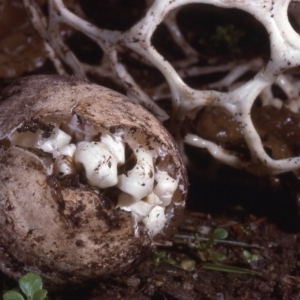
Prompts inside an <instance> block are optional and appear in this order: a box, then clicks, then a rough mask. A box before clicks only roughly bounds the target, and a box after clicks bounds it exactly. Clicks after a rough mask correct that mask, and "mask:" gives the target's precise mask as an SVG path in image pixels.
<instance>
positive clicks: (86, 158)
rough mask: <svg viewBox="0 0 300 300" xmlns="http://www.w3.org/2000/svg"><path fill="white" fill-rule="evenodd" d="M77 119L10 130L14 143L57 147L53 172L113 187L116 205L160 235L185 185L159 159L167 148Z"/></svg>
mask: <svg viewBox="0 0 300 300" xmlns="http://www.w3.org/2000/svg"><path fill="white" fill-rule="evenodd" d="M50 119H51V118H50ZM68 119H69V118H68ZM74 119H75V121H74ZM76 120H77V116H73V117H72V118H71V119H69V121H67V122H66V121H64V122H60V123H59V124H57V123H55V122H54V123H53V122H51V124H50V127H49V124H48V128H47V130H48V131H45V128H42V129H40V128H39V129H35V130H32V129H29V130H28V129H25V130H24V129H21V128H18V129H16V130H15V131H14V132H13V133H12V134H11V136H10V141H11V145H18V146H23V147H31V148H38V149H41V150H43V151H45V152H48V153H52V155H53V161H54V163H53V168H52V169H51V170H50V171H49V175H52V174H54V175H58V176H66V175H72V174H79V175H80V178H83V182H84V183H87V184H88V185H90V186H91V187H92V188H93V189H95V191H96V192H97V193H101V192H105V189H109V188H112V191H113V192H112V193H113V194H114V195H117V196H116V206H117V207H119V208H121V209H123V210H126V211H129V212H131V213H132V218H133V220H134V224H135V227H136V228H137V226H139V225H143V226H144V227H145V228H146V229H147V230H148V231H149V233H150V234H151V236H155V235H157V234H158V233H159V232H160V231H161V230H162V229H163V228H164V226H165V224H166V222H167V219H168V218H167V217H166V212H165V209H166V207H168V206H169V205H170V203H171V202H172V199H173V196H174V194H175V192H176V191H177V189H178V188H179V187H178V179H176V178H173V177H172V175H171V174H168V172H167V171H166V170H164V168H163V166H160V165H159V163H156V161H157V158H158V156H161V155H162V153H163V149H161V147H160V146H159V145H158V144H155V145H153V147H152V146H151V147H148V146H147V147H143V146H142V145H141V144H140V143H139V142H137V141H136V139H135V138H133V137H132V136H130V135H129V134H125V133H124V132H122V133H121V134H120V132H119V133H117V134H114V135H113V134H111V133H110V132H102V133H101V134H100V133H98V135H96V136H91V135H89V134H85V132H84V130H83V131H82V130H81V129H79V128H77V127H76V126H75V124H76ZM23 127H24V125H23ZM27 127H28V126H27ZM173 176H174V175H173ZM106 191H108V190H106Z"/></svg>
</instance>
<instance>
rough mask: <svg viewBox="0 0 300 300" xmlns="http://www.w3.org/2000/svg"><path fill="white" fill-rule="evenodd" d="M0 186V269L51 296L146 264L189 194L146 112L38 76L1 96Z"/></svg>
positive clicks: (170, 147)
mask: <svg viewBox="0 0 300 300" xmlns="http://www.w3.org/2000/svg"><path fill="white" fill-rule="evenodd" d="M132 128H134V129H135V130H134V131H133V130H132ZM158 137H159V138H158ZM149 146H151V147H149ZM166 162H167V163H166ZM0 182H1V188H0V211H1V212H0V226H1V232H0V261H1V264H0V268H1V270H2V271H3V272H4V273H5V274H7V275H8V276H10V277H12V278H18V277H20V276H21V275H22V274H24V273H25V272H27V271H34V272H37V273H39V274H41V275H42V276H43V278H44V279H45V282H46V284H48V286H49V287H53V288H60V287H62V286H64V285H66V284H68V285H77V286H78V285H81V284H84V283H87V282H89V281H91V280H97V279H99V278H101V277H106V276H110V275H117V274H120V273H122V272H124V271H126V270H127V269H128V268H130V267H131V266H132V265H133V264H134V263H135V262H137V261H139V260H140V259H142V258H143V257H145V256H146V255H148V254H149V253H150V252H151V250H152V249H153V239H159V238H160V237H163V236H167V235H168V234H170V233H171V232H172V231H173V230H174V228H176V226H177V225H178V222H180V217H181V214H182V211H183V207H184V201H185V197H186V187H187V182H186V174H185V169H184V167H183V164H182V161H181V159H180V156H179V153H178V149H177V147H176V146H175V144H174V141H173V139H172V138H171V136H170V135H169V134H168V133H167V132H166V130H165V129H164V128H163V126H162V125H161V124H160V123H159V122H158V121H157V120H156V119H155V118H154V117H153V116H152V115H151V114H149V113H148V112H147V111H146V110H144V109H143V108H142V107H140V106H139V105H137V104H134V103H132V102H130V101H129V100H127V98H126V97H124V96H122V95H120V94H118V93H115V92H113V91H110V90H108V89H106V88H103V87H100V86H98V85H95V84H91V83H88V82H86V81H83V80H78V79H75V78H72V77H62V76H44V75H43V76H31V77H27V78H23V79H21V80H19V81H16V82H15V83H13V84H12V85H11V86H9V87H8V88H7V89H5V90H4V91H3V94H2V97H1V99H0Z"/></svg>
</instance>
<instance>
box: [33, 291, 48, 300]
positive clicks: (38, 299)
mask: <svg viewBox="0 0 300 300" xmlns="http://www.w3.org/2000/svg"><path fill="white" fill-rule="evenodd" d="M46 296H47V291H46V290H44V289H42V290H38V291H36V292H35V293H34V295H33V300H44V299H45V298H46Z"/></svg>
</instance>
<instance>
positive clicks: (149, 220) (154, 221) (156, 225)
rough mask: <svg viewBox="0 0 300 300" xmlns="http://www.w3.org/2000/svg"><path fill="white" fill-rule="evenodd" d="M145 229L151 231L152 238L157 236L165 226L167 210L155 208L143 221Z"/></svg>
mask: <svg viewBox="0 0 300 300" xmlns="http://www.w3.org/2000/svg"><path fill="white" fill-rule="evenodd" d="M143 223H144V224H145V227H146V228H147V229H148V230H149V233H150V234H151V235H152V236H155V235H157V234H158V233H159V232H160V231H162V229H163V228H164V226H165V223H166V217H165V208H164V207H162V206H155V207H154V208H153V209H152V210H151V212H150V213H149V215H148V216H147V217H146V218H144V219H143Z"/></svg>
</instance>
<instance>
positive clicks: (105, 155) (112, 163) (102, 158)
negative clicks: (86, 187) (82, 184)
mask: <svg viewBox="0 0 300 300" xmlns="http://www.w3.org/2000/svg"><path fill="white" fill-rule="evenodd" d="M75 163H76V164H82V165H83V167H84V169H85V172H86V178H87V180H88V183H89V184H91V185H93V186H97V187H99V188H107V187H111V186H114V185H116V184H117V182H118V176H117V175H118V171H117V160H116V158H115V156H114V155H113V154H112V153H111V152H110V151H109V150H108V149H107V147H106V146H105V145H104V144H102V143H101V142H91V143H89V142H80V143H78V144H77V150H76V152H75Z"/></svg>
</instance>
